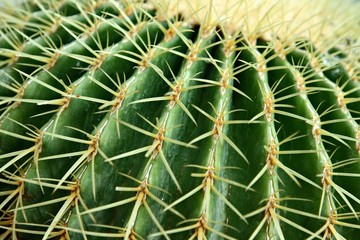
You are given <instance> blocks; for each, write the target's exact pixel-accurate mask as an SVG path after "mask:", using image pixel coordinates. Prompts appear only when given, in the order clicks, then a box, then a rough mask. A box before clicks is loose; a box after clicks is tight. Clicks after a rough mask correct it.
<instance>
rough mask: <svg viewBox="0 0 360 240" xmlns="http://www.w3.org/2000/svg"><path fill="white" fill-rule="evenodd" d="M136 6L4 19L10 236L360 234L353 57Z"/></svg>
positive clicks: (359, 137)
mask: <svg viewBox="0 0 360 240" xmlns="http://www.w3.org/2000/svg"><path fill="white" fill-rule="evenodd" d="M137 6H138V5H132V4H129V3H128V2H125V3H122V2H121V3H119V2H110V1H109V2H106V1H99V2H98V3H97V4H90V3H87V2H86V1H82V2H78V3H75V2H65V1H61V3H60V2H58V3H57V4H55V3H47V4H46V3H45V2H44V3H43V4H40V5H39V4H32V3H28V4H23V5H22V6H21V11H20V12H19V13H15V12H13V13H8V14H6V15H4V16H6V17H4V19H5V20H4V21H5V22H6V24H7V27H2V28H0V31H1V35H0V66H1V69H0V104H1V105H0V114H1V115H0V209H1V211H0V239H47V238H51V239H115V238H122V239H357V237H358V236H360V222H359V220H358V218H359V215H360V214H359V212H360V185H359V184H358V183H359V177H360V161H359V159H360V156H359V155H360V146H359V145H360V143H359V141H360V130H359V126H358V124H359V120H360V118H359V115H360V113H359V112H360V108H359V105H358V102H359V101H360V84H359V79H358V77H359V75H358V74H357V73H356V71H355V72H352V73H347V71H346V70H345V69H346V67H347V66H348V65H347V64H345V61H343V60H342V59H343V57H344V56H341V54H339V52H338V50H334V49H329V50H328V52H323V51H317V50H316V49H315V48H314V47H313V46H311V45H310V44H309V43H307V42H303V41H299V42H298V43H297V44H296V45H295V44H294V45H291V46H289V47H287V48H286V49H284V50H285V51H284V52H285V53H286V54H285V55H283V54H282V53H281V54H279V53H277V52H276V50H274V47H273V45H274V42H272V41H264V40H261V39H258V40H257V42H256V44H249V43H247V41H246V40H245V38H244V37H242V35H240V34H239V35H234V36H231V35H228V34H226V33H224V32H223V31H221V30H219V29H218V28H213V29H210V30H209V29H206V30H205V29H204V28H202V26H194V25H191V24H187V23H186V21H185V22H183V21H182V20H181V18H180V17H178V16H174V19H169V20H165V19H163V18H161V17H159V18H157V15H156V12H155V10H152V9H148V8H143V9H140V8H137ZM16 14H18V15H16ZM154 16H155V17H154ZM14 17H19V18H21V17H23V19H28V24H25V25H22V26H17V23H16V21H14ZM22 21H25V20H22ZM53 21H56V23H57V24H58V26H55V27H53V29H52V30H51V31H48V30H46V29H47V27H46V26H49V25H50V26H52V25H53V24H55V23H54V22H53ZM38 23H39V24H40V23H43V24H40V25H39V26H38V28H37V31H35V32H34V28H33V27H34V24H38ZM15 29H18V30H15ZM39 32H41V34H39Z"/></svg>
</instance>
